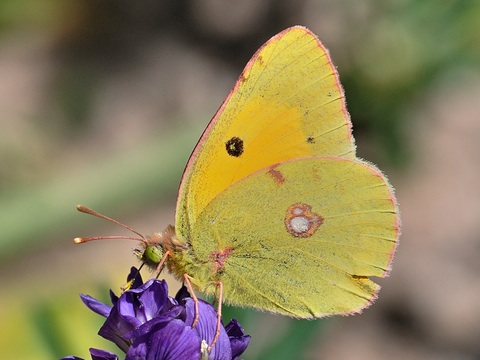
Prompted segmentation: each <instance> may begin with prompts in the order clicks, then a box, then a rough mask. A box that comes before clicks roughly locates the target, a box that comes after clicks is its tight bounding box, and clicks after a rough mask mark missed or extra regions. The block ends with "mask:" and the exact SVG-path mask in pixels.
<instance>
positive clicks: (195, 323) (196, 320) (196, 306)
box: [183, 274, 198, 328]
mask: <svg viewBox="0 0 480 360" xmlns="http://www.w3.org/2000/svg"><path fill="white" fill-rule="evenodd" d="M183 278H184V279H185V284H186V285H187V288H188V291H189V292H190V295H191V296H192V299H193V303H194V304H195V319H194V320H193V324H192V328H194V327H195V326H196V325H197V323H198V298H197V296H196V295H195V291H193V287H192V283H191V282H190V277H189V276H188V275H187V274H183Z"/></svg>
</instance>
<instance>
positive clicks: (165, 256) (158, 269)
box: [142, 250, 172, 279]
mask: <svg viewBox="0 0 480 360" xmlns="http://www.w3.org/2000/svg"><path fill="white" fill-rule="evenodd" d="M169 256H172V254H171V253H170V251H168V250H167V251H165V254H163V256H162V260H160V262H159V263H158V265H157V269H156V270H155V272H156V273H157V275H156V276H155V278H157V279H158V277H159V276H160V273H161V272H162V270H163V264H165V261H166V260H167V257H169ZM142 265H143V264H142Z"/></svg>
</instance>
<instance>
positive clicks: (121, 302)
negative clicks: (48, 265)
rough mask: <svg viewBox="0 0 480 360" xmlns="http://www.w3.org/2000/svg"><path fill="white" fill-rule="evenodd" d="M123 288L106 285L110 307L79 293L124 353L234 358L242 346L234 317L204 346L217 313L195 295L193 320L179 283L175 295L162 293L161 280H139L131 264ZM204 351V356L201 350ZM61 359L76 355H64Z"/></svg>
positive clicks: (97, 353) (157, 359) (244, 339)
mask: <svg viewBox="0 0 480 360" xmlns="http://www.w3.org/2000/svg"><path fill="white" fill-rule="evenodd" d="M129 279H131V280H132V279H133V280H132V283H131V287H130V289H129V290H127V291H125V292H124V293H123V294H121V295H120V297H117V296H116V295H115V294H114V293H113V292H112V291H110V298H111V301H112V304H113V307H110V306H108V305H105V304H103V303H101V302H99V301H98V300H96V299H94V298H92V297H90V296H88V295H81V298H82V300H83V302H84V303H85V305H87V307H88V308H89V309H90V310H92V311H94V312H96V313H97V314H99V315H102V316H104V317H106V321H105V323H104V324H103V326H102V327H101V328H100V331H99V335H100V336H102V337H104V338H106V339H108V340H110V341H112V342H114V343H115V344H116V345H117V346H118V347H119V348H120V349H121V350H122V351H123V352H124V353H125V354H126V359H127V360H130V359H132V360H133V359H136V360H138V359H152V360H164V359H165V360H166V359H189V360H190V359H207V358H208V359H215V360H217V359H218V360H220V359H222V360H223V359H225V360H232V359H237V358H238V356H240V355H241V354H242V353H243V352H244V351H245V349H246V348H247V346H248V343H249V341H250V336H248V335H244V333H243V330H242V328H241V327H240V325H239V324H238V322H237V320H235V319H233V320H232V321H231V322H230V323H229V324H227V326H226V327H223V326H221V327H220V334H219V336H218V339H217V341H216V342H215V344H214V346H213V347H212V348H211V350H210V351H209V352H208V350H207V349H208V347H209V346H211V344H212V343H213V340H214V338H215V334H216V331H217V313H216V310H215V309H214V308H213V306H212V305H210V304H209V303H207V302H205V301H203V300H199V301H198V323H197V324H196V325H195V326H194V327H192V325H193V322H194V320H195V303H194V300H193V299H192V298H190V295H189V294H188V291H186V288H185V287H183V288H182V289H180V291H179V292H178V294H177V296H176V297H175V298H172V297H169V296H168V287H167V283H166V282H165V280H162V281H159V280H157V279H150V280H148V281H147V282H146V283H144V284H143V282H142V281H141V278H140V276H139V275H138V270H136V269H135V268H132V271H131V273H130V275H129ZM90 354H91V356H92V359H94V360H96V359H99V360H100V359H102V360H103V359H105V360H107V359H108V360H113V359H118V358H117V356H116V355H114V354H112V353H109V352H106V351H103V350H98V349H90ZM207 355H208V356H207ZM64 359H78V358H75V357H67V358H64Z"/></svg>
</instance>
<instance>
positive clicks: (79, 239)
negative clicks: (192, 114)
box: [73, 237, 83, 244]
mask: <svg viewBox="0 0 480 360" xmlns="http://www.w3.org/2000/svg"><path fill="white" fill-rule="evenodd" d="M73 243H74V244H81V243H83V238H81V237H76V238H75V239H73Z"/></svg>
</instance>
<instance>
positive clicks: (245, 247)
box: [191, 157, 399, 318]
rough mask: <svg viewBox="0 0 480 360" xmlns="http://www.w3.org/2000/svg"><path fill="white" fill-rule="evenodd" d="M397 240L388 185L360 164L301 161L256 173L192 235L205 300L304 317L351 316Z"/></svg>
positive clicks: (208, 211) (383, 270)
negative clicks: (212, 296)
mask: <svg viewBox="0 0 480 360" xmlns="http://www.w3.org/2000/svg"><path fill="white" fill-rule="evenodd" d="M398 235H399V217H398V210H397V205H396V200H395V197H394V195H393V191H392V188H391V187H390V185H389V184H388V182H387V180H386V179H385V177H384V176H383V175H382V174H381V172H380V171H379V170H378V169H377V168H376V167H374V166H373V165H370V164H368V163H366V162H363V161H360V160H351V159H344V158H343V159H342V158H336V157H308V158H304V159H296V160H294V161H289V162H284V163H281V164H277V165H274V166H270V167H267V168H265V169H262V170H260V171H258V172H256V173H255V174H253V175H251V176H248V177H246V178H244V179H243V180H241V181H239V182H237V183H236V184H235V185H232V186H231V187H229V188H228V189H227V190H225V191H224V192H222V193H221V194H219V195H218V196H217V197H216V198H215V199H214V200H213V201H212V202H210V203H209V204H208V205H207V206H206V207H205V209H204V211H203V212H202V213H201V214H200V216H199V218H198V219H197V226H196V227H195V228H194V229H192V238H191V246H192V250H193V253H194V254H195V263H196V264H198V268H195V269H192V270H193V271H192V273H193V274H195V275H194V276H193V278H192V282H193V283H194V284H196V285H197V286H198V287H199V288H203V289H206V292H207V293H209V292H210V293H212V292H214V290H215V289H214V286H213V285H212V286H211V287H210V288H209V284H212V283H211V282H212V281H215V280H221V281H222V282H223V284H224V292H223V294H224V299H225V301H226V302H227V303H231V304H234V305H239V306H249V307H255V308H259V309H263V310H269V311H272V312H276V313H282V314H286V315H289V316H294V317H300V318H308V317H322V316H327V315H330V314H348V313H354V312H359V311H360V310H361V309H362V308H364V307H366V306H368V305H369V304H370V303H371V302H372V301H373V300H374V299H375V297H376V293H377V291H378V289H379V286H378V285H377V284H375V283H374V282H373V281H371V280H370V279H369V278H368V277H370V276H376V277H384V276H385V275H387V273H388V271H389V269H390V265H391V261H392V257H393V253H394V251H395V247H396V244H397V239H398Z"/></svg>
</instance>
